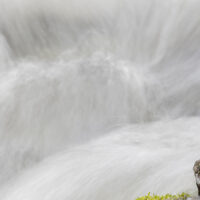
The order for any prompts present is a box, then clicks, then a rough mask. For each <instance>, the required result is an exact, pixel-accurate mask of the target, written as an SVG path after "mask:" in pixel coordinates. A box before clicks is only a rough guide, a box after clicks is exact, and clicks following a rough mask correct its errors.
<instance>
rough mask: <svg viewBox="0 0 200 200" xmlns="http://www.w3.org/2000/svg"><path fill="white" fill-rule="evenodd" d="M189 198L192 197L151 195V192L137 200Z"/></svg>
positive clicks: (177, 199) (187, 195) (183, 194)
mask: <svg viewBox="0 0 200 200" xmlns="http://www.w3.org/2000/svg"><path fill="white" fill-rule="evenodd" d="M188 197H190V195H189V194H187V193H181V194H176V195H172V194H166V195H162V196H160V195H156V194H153V195H151V194H150V192H149V193H148V194H147V195H146V196H143V197H138V198H137V199H136V200H186V199H187V198H188Z"/></svg>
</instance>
